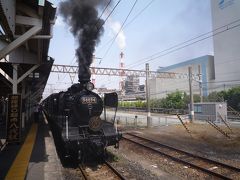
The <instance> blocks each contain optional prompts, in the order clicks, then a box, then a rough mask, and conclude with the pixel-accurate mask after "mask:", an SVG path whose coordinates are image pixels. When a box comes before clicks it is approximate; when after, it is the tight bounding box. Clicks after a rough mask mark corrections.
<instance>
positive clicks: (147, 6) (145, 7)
mask: <svg viewBox="0 0 240 180" xmlns="http://www.w3.org/2000/svg"><path fill="white" fill-rule="evenodd" d="M154 1H155V0H152V1H150V2H149V3H148V4H147V5H146V6H144V7H143V8H142V9H141V10H140V11H139V13H137V14H136V15H135V16H134V17H133V18H132V19H131V20H130V21H129V22H128V23H127V24H126V25H124V26H123V29H122V30H124V29H125V28H127V27H128V26H129V25H130V24H132V23H133V22H134V21H135V20H136V19H137V18H138V17H139V16H140V15H141V14H142V13H143V12H144V11H145V10H146V9H147V8H149V7H150V5H151V4H152V3H153V2H154ZM113 39H114V37H113V38H112V39H110V40H109V41H108V42H107V43H106V44H104V45H103V46H102V48H103V47H105V46H107V45H108V44H109V43H111V42H112V41H113ZM102 48H101V49H102ZM100 51H101V50H100Z"/></svg>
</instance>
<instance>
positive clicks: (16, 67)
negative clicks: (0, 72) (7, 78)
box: [12, 64, 18, 94]
mask: <svg viewBox="0 0 240 180" xmlns="http://www.w3.org/2000/svg"><path fill="white" fill-rule="evenodd" d="M12 66H13V87H12V93H13V94H17V93H18V92H17V88H18V87H17V85H18V83H17V80H18V64H13V65H12Z"/></svg>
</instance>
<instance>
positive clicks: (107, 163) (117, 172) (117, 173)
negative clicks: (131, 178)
mask: <svg viewBox="0 0 240 180" xmlns="http://www.w3.org/2000/svg"><path fill="white" fill-rule="evenodd" d="M104 163H105V164H106V165H107V166H108V167H109V168H110V169H111V170H112V171H113V172H114V173H115V174H116V175H117V176H118V177H119V178H120V179H121V180H126V178H125V177H124V176H123V175H122V174H121V173H119V171H118V170H116V169H115V168H114V167H113V166H112V165H111V164H110V163H109V162H107V161H105V162H104Z"/></svg>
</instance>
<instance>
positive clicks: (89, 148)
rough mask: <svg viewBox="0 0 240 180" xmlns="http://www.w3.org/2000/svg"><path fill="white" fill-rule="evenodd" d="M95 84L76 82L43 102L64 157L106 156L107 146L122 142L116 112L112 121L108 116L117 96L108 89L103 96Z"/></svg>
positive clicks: (115, 106)
mask: <svg viewBox="0 0 240 180" xmlns="http://www.w3.org/2000/svg"><path fill="white" fill-rule="evenodd" d="M93 88H94V85H93V84H92V83H91V82H87V83H78V84H74V85H72V86H71V87H70V88H68V90H67V91H66V92H60V93H55V94H52V95H50V96H49V97H48V98H46V99H45V100H44V101H43V103H42V105H43V109H44V112H45V114H46V116H47V117H48V119H49V124H50V126H51V129H52V132H53V134H54V137H55V141H56V140H57V142H58V143H60V145H61V150H62V151H63V152H64V153H63V154H64V156H65V157H66V156H70V157H74V158H77V159H78V160H81V161H82V160H83V159H84V158H85V156H86V154H94V155H96V156H104V154H105V150H106V147H107V146H113V145H114V146H115V147H118V145H119V140H120V138H121V133H119V131H118V130H117V129H116V127H115V126H114V122H115V116H114V118H113V119H111V120H110V121H107V119H106V107H111V108H113V109H114V110H115V115H116V111H117V105H118V96H117V94H116V93H109V94H105V96H104V99H103V100H102V99H101V98H100V96H99V95H98V94H96V93H94V92H93V91H92V90H93ZM103 110H104V113H103V114H102V112H103ZM102 115H103V118H101V117H100V116H102ZM102 119H104V120H102Z"/></svg>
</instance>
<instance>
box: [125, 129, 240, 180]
mask: <svg viewBox="0 0 240 180" xmlns="http://www.w3.org/2000/svg"><path fill="white" fill-rule="evenodd" d="M126 135H128V136H132V137H133V138H138V139H140V140H142V141H145V142H148V143H152V144H155V145H158V146H159V147H162V148H165V149H169V150H171V151H175V152H177V153H179V154H180V153H181V154H184V156H180V157H185V158H186V155H187V156H190V157H191V158H193V159H192V161H193V160H196V159H200V160H202V161H204V162H205V163H206V162H208V163H211V164H214V165H219V166H221V167H223V168H225V169H227V170H231V171H235V172H234V173H239V172H240V169H239V168H237V167H234V166H230V165H227V164H224V163H221V162H218V161H214V160H211V159H207V158H205V157H201V156H198V155H194V154H191V153H189V152H186V151H183V150H180V149H176V148H174V147H171V146H168V145H164V144H162V143H160V142H158V141H154V140H152V139H149V138H146V137H141V136H137V135H135V134H131V133H126V134H125V135H124V136H123V139H126V140H128V141H130V142H133V143H135V144H138V145H140V146H143V147H145V148H147V149H150V150H152V151H154V152H157V153H160V154H162V155H164V156H167V157H169V158H171V159H172V160H174V161H177V162H181V163H183V164H187V165H189V166H191V167H194V168H196V169H200V170H202V171H204V172H206V173H208V174H211V175H214V176H216V177H219V178H222V179H231V178H229V177H227V176H225V175H223V174H219V173H217V172H214V171H212V170H210V169H206V168H204V167H201V166H199V165H196V164H194V163H192V162H188V161H186V160H184V159H181V158H180V157H174V156H173V155H170V154H168V153H166V152H162V151H160V150H159V148H157V149H156V148H153V147H151V146H150V145H149V144H148V145H146V144H144V143H143V142H137V140H133V139H129V138H127V137H126ZM194 158H195V159H194Z"/></svg>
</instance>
